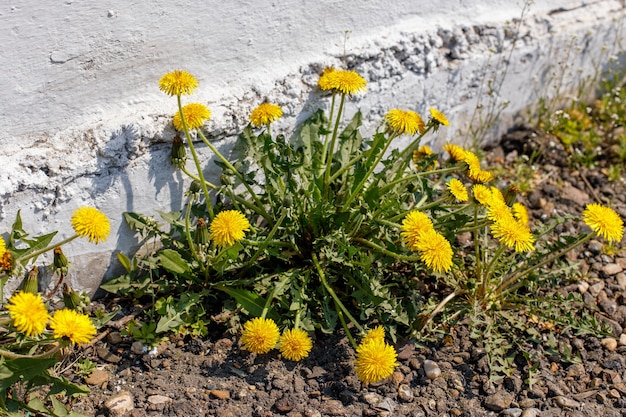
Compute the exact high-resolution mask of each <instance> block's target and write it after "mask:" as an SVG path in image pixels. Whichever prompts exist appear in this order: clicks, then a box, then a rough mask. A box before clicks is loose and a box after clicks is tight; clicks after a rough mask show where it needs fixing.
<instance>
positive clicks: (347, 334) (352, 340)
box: [335, 304, 359, 350]
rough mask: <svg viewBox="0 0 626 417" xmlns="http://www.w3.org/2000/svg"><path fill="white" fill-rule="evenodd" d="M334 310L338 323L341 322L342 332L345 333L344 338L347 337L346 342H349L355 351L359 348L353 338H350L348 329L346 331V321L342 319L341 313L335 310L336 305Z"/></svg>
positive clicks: (350, 334)
mask: <svg viewBox="0 0 626 417" xmlns="http://www.w3.org/2000/svg"><path fill="white" fill-rule="evenodd" d="M335 310H336V311H337V317H339V321H340V322H341V326H342V327H343V331H344V332H345V333H346V336H348V340H350V343H351V344H352V347H353V348H354V350H357V349H358V348H359V346H358V345H357V344H356V342H355V341H354V337H352V333H350V329H348V324H347V323H346V319H345V318H344V317H343V313H342V312H341V310H339V309H338V308H337V304H335Z"/></svg>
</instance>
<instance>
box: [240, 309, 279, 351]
mask: <svg viewBox="0 0 626 417" xmlns="http://www.w3.org/2000/svg"><path fill="white" fill-rule="evenodd" d="M279 337H280V332H279V331H278V326H277V325H276V323H274V320H272V319H264V318H261V317H256V318H254V319H252V320H249V321H247V322H246V324H244V326H243V334H242V335H241V343H242V344H243V347H244V348H246V349H247V350H249V351H250V352H255V353H267V352H269V351H270V350H271V349H273V348H274V346H276V342H278V338H279Z"/></svg>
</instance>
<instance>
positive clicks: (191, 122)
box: [172, 103, 211, 132]
mask: <svg viewBox="0 0 626 417" xmlns="http://www.w3.org/2000/svg"><path fill="white" fill-rule="evenodd" d="M183 115H184V116H185V124H186V125H187V129H189V130H193V129H199V128H201V127H202V125H204V122H206V121H207V120H209V119H210V118H211V110H209V109H208V107H207V106H205V105H204V104H202V103H189V104H187V105H186V106H183ZM172 124H173V125H174V127H175V128H176V130H178V131H179V132H182V131H184V130H185V129H184V127H183V122H182V120H181V117H180V112H176V114H175V115H174V118H173V120H172Z"/></svg>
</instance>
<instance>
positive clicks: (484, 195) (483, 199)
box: [472, 184, 491, 206]
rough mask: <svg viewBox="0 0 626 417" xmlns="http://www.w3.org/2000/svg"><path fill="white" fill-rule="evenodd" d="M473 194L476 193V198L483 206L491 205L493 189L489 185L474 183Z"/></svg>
mask: <svg viewBox="0 0 626 417" xmlns="http://www.w3.org/2000/svg"><path fill="white" fill-rule="evenodd" d="M472 194H473V195H474V199H475V200H476V201H478V203H479V204H482V205H483V206H487V205H489V202H490V201H491V190H490V189H489V187H487V186H486V185H483V184H474V186H472Z"/></svg>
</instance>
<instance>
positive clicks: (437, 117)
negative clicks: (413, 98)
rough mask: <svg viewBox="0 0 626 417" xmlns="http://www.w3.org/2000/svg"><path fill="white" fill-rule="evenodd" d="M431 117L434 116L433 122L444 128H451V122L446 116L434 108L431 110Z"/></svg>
mask: <svg viewBox="0 0 626 417" xmlns="http://www.w3.org/2000/svg"><path fill="white" fill-rule="evenodd" d="M430 115H431V116H432V118H433V120H434V121H436V122H437V123H439V124H441V125H444V126H450V122H449V121H448V118H447V117H446V115H445V114H443V113H442V112H440V111H439V110H437V109H435V108H434V107H431V108H430Z"/></svg>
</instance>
